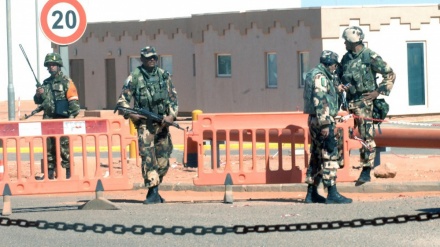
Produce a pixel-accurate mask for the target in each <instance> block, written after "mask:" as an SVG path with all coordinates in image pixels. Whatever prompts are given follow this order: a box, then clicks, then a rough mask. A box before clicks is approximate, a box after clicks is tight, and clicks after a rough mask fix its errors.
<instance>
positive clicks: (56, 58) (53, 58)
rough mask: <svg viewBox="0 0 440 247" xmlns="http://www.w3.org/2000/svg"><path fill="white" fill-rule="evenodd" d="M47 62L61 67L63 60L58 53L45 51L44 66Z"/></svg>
mask: <svg viewBox="0 0 440 247" xmlns="http://www.w3.org/2000/svg"><path fill="white" fill-rule="evenodd" d="M48 63H56V64H58V66H60V67H63V60H62V59H61V56H60V54H58V53H47V55H46V58H45V59H44V66H45V67H47V66H49V65H48Z"/></svg>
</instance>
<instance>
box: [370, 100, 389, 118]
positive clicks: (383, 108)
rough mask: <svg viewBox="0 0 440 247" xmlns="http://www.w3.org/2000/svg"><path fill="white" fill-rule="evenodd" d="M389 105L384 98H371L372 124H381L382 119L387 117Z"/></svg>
mask: <svg viewBox="0 0 440 247" xmlns="http://www.w3.org/2000/svg"><path fill="white" fill-rule="evenodd" d="M389 110H390V106H389V105H388V103H387V102H386V101H385V99H375V100H373V119H374V120H373V124H381V123H382V121H380V120H384V119H385V118H386V117H387V114H388V111H389Z"/></svg>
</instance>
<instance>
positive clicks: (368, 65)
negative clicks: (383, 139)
mask: <svg viewBox="0 0 440 247" xmlns="http://www.w3.org/2000/svg"><path fill="white" fill-rule="evenodd" d="M351 30H354V31H353V32H352V33H354V34H356V33H358V34H359V35H358V36H359V38H356V37H355V38H354V40H352V41H353V42H354V41H357V42H359V44H362V39H363V33H362V30H361V29H360V28H359V27H349V28H347V29H346V31H345V32H344V35H343V38H344V39H345V40H346V42H350V38H352V39H353V37H347V35H346V32H348V31H351ZM350 34H351V33H350ZM341 66H342V68H343V72H342V78H341V79H342V82H343V83H344V84H345V85H348V84H350V87H349V88H348V90H347V91H346V94H347V101H348V110H349V112H350V113H352V114H354V115H356V116H358V117H360V118H356V119H355V128H358V130H359V133H360V135H361V138H362V139H363V140H364V142H365V143H366V144H367V145H368V146H369V148H366V147H365V146H362V148H361V149H360V162H361V167H367V168H373V167H374V158H375V156H376V148H375V147H376V143H375V142H374V135H375V131H374V125H373V121H372V117H373V100H367V99H364V95H363V94H364V93H369V92H372V91H375V90H376V91H377V92H379V93H380V94H382V95H386V96H388V95H389V94H390V91H391V89H392V88H393V85H394V80H395V75H394V72H393V70H392V69H391V67H390V66H388V64H387V63H386V62H385V61H383V60H382V58H381V57H380V56H379V55H378V54H377V53H376V52H374V51H372V50H370V49H369V48H366V47H364V46H363V48H362V49H361V50H360V51H359V52H353V51H348V52H347V53H346V54H345V55H344V56H343V58H342V61H341ZM377 73H379V74H381V75H382V77H383V81H382V82H381V83H380V84H379V85H377V83H376V74H377Z"/></svg>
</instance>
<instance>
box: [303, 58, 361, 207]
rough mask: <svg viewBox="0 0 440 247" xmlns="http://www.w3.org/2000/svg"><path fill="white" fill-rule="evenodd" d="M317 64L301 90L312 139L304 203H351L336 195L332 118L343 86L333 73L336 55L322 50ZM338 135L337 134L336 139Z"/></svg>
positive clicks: (336, 159) (337, 165)
mask: <svg viewBox="0 0 440 247" xmlns="http://www.w3.org/2000/svg"><path fill="white" fill-rule="evenodd" d="M319 60H320V64H318V65H317V66H316V67H315V68H313V69H312V70H310V71H309V72H308V73H307V76H306V86H305V89H304V113H308V114H309V119H308V126H309V132H310V136H311V138H312V141H311V146H310V153H311V157H310V163H309V167H308V169H307V172H306V183H307V184H308V187H307V195H306V198H305V200H304V201H305V203H328V204H333V203H338V204H339V203H351V202H352V200H351V199H349V198H346V197H344V196H342V195H341V194H339V193H338V191H337V189H336V172H337V170H338V169H339V168H340V164H341V163H340V161H339V159H340V155H341V152H339V148H340V147H341V146H340V145H338V143H337V142H338V141H337V137H336V136H335V134H334V131H335V125H336V124H335V117H336V116H337V114H338V111H339V105H338V93H340V92H343V90H344V88H343V86H342V85H336V82H337V80H336V75H335V74H334V73H335V70H336V68H337V67H338V54H336V53H334V52H332V51H328V50H325V51H323V52H322V53H321V57H320V59H319ZM340 134H341V132H339V133H338V136H339V135H340ZM321 180H322V182H323V184H324V186H325V187H326V188H327V191H328V194H327V198H324V197H323V196H321V195H319V193H318V190H317V186H318V185H319V183H320V182H321Z"/></svg>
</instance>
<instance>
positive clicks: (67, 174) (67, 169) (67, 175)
mask: <svg viewBox="0 0 440 247" xmlns="http://www.w3.org/2000/svg"><path fill="white" fill-rule="evenodd" d="M69 178H70V168H66V179H69Z"/></svg>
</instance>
